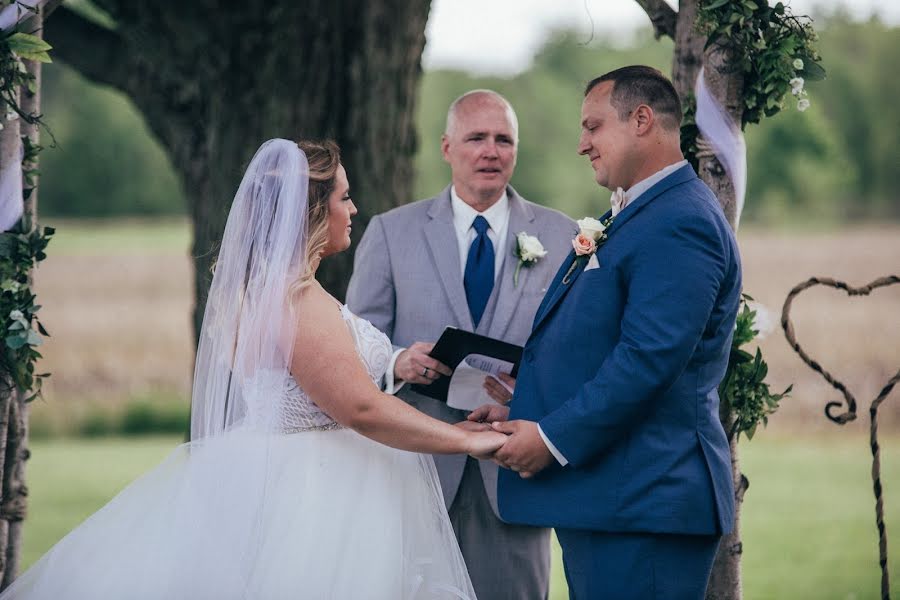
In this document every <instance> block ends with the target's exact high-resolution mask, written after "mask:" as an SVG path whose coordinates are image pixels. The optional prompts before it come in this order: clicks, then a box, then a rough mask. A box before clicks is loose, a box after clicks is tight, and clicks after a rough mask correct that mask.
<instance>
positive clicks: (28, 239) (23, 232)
mask: <svg viewBox="0 0 900 600" xmlns="http://www.w3.org/2000/svg"><path fill="white" fill-rule="evenodd" d="M13 4H17V5H18V7H19V9H20V10H22V11H23V12H26V11H27V12H31V13H34V9H32V8H30V7H28V6H25V5H23V4H21V3H19V2H16V1H11V0H0V8H5V7H7V6H11V5H13ZM20 22H21V21H20ZM48 50H50V45H49V44H47V43H46V42H44V41H43V40H42V39H40V38H38V37H36V36H33V35H30V34H28V33H23V32H20V31H18V30H17V28H13V30H11V31H9V32H7V33H4V34H2V35H0V129H2V128H3V127H5V125H6V123H8V122H9V121H11V120H13V119H21V120H22V121H23V122H25V123H28V124H30V125H44V123H43V121H42V120H41V115H37V114H30V113H27V112H25V111H24V110H22V108H21V106H20V104H19V101H18V98H19V91H20V90H21V89H23V88H24V89H27V90H29V91H31V92H34V91H35V85H36V82H35V78H34V75H32V74H31V73H29V72H28V70H27V69H26V67H25V63H24V62H23V60H36V61H40V62H50V56H49V54H48V53H47V52H48ZM22 145H23V150H24V153H23V160H22V167H23V170H22V175H23V179H24V189H23V196H24V198H25V199H26V200H27V199H28V198H29V197H30V196H31V194H32V192H33V191H34V186H35V181H36V179H35V178H36V176H37V169H36V167H35V165H36V164H37V156H38V153H39V152H40V151H41V149H42V147H41V146H39V145H37V144H35V143H33V142H32V141H31V138H29V137H28V136H27V135H25V136H22ZM53 233H54V230H53V228H52V227H45V228H43V230H41V229H40V228H38V227H36V224H35V223H33V222H32V219H31V218H30V217H29V216H28V215H27V214H26V215H25V216H23V217H22V218H21V219H20V220H19V222H18V223H17V224H16V225H15V226H14V227H13V228H12V229H11V230H9V231H6V232H2V233H0V323H2V325H0V327H2V332H3V335H2V337H3V344H2V345H0V374H2V375H4V376H3V377H0V387H2V389H0V391H2V392H3V393H8V392H9V391H11V389H19V390H23V391H27V392H30V396H29V397H28V398H26V402H27V401H30V400H33V399H34V398H35V397H37V396H39V395H40V393H41V384H42V381H43V378H44V377H47V376H48V373H35V363H36V361H37V359H39V358H41V354H40V352H38V350H37V347H38V346H40V345H41V343H42V342H43V338H42V336H48V333H47V331H46V329H44V327H43V325H42V324H41V322H40V321H39V320H38V318H37V312H38V310H40V308H41V307H40V305H38V304H36V303H35V294H34V293H33V292H32V290H31V281H30V274H31V271H32V270H33V269H34V267H35V266H36V265H37V263H39V262H40V261H42V260H44V258H46V254H45V253H44V249H45V248H46V247H47V244H48V242H49V240H50V237H51V236H52V235H53Z"/></svg>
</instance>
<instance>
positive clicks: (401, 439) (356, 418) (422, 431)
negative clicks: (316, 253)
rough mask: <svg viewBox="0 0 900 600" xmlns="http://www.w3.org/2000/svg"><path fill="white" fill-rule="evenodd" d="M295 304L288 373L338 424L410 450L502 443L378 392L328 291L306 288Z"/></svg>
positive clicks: (476, 449) (463, 449)
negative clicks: (293, 337)
mask: <svg viewBox="0 0 900 600" xmlns="http://www.w3.org/2000/svg"><path fill="white" fill-rule="evenodd" d="M298 308H299V310H298V313H299V321H298V329H297V334H296V336H295V342H294V352H293V359H292V365H291V374H292V375H293V376H294V378H295V379H296V380H297V382H298V383H299V384H300V387H301V388H303V390H304V391H305V392H306V393H307V394H308V395H309V397H310V398H311V399H312V400H313V401H314V402H315V403H316V404H317V405H318V406H319V407H320V408H321V409H322V410H324V411H325V412H326V413H327V414H328V415H329V416H331V418H332V419H334V420H335V421H337V422H338V423H340V424H341V425H344V426H346V427H350V428H351V429H354V430H355V431H357V432H359V433H360V434H362V435H364V436H366V437H368V438H371V439H373V440H375V441H377V442H381V443H383V444H387V445H388V446H393V447H394V448H399V449H402V450H411V451H415V452H428V453H436V454H455V453H469V454H475V455H480V456H486V455H489V454H491V453H492V452H493V451H494V450H495V449H497V448H499V447H500V446H501V445H502V444H503V441H504V440H505V437H503V436H502V434H495V433H494V432H482V433H476V432H471V431H465V430H463V429H462V428H460V427H454V426H453V425H449V424H447V423H444V422H443V421H439V420H437V419H434V418H432V417H429V416H428V415H426V414H424V413H421V412H419V411H417V410H415V409H414V408H412V407H411V406H409V405H408V404H406V403H405V402H403V401H402V400H400V399H399V398H395V397H394V396H390V395H388V394H384V393H382V392H381V391H380V390H379V389H378V387H377V386H376V385H375V384H374V383H372V380H371V378H370V377H369V374H368V373H367V372H366V369H365V366H364V365H363V364H362V362H361V361H360V358H359V355H358V354H357V351H356V345H355V343H354V341H353V337H352V336H351V334H350V330H349V329H348V327H347V324H346V323H345V322H344V319H343V317H342V316H341V314H340V308H339V307H338V306H337V305H336V304H335V302H334V300H333V299H331V298H330V297H329V296H327V295H325V294H324V293H320V292H318V290H307V292H306V293H304V294H303V298H302V299H301V300H299V301H298ZM497 436H500V437H497Z"/></svg>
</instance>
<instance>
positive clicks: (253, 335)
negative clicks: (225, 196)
mask: <svg viewBox="0 0 900 600" xmlns="http://www.w3.org/2000/svg"><path fill="white" fill-rule="evenodd" d="M308 186H309V165H308V163H307V159H306V155H305V154H304V153H303V151H302V150H301V149H300V148H299V147H298V146H297V144H296V143H295V142H292V141H289V140H284V139H273V140H269V141H267V142H265V143H264V144H263V145H262V146H260V148H259V150H257V152H256V154H255V155H254V157H253V160H252V161H251V162H250V165H249V166H248V167H247V171H246V173H245V174H244V178H243V180H242V181H241V184H240V186H239V187H238V190H237V193H236V194H235V197H234V202H233V204H232V205H231V212H230V213H229V215H228V221H227V223H226V225H225V233H224V236H223V238H222V244H221V249H220V251H219V255H218V259H217V261H216V263H215V269H214V274H213V280H212V285H211V286H210V290H209V296H208V298H207V301H206V310H205V312H204V315H203V326H202V328H201V332H200V341H199V345H198V348H197V360H196V364H195V368H194V387H193V394H192V398H191V440H192V441H199V440H203V439H205V438H211V437H215V436H219V435H222V434H224V433H226V432H229V431H231V430H233V429H235V428H239V427H249V428H254V429H256V428H259V429H262V430H271V429H272V428H273V427H277V423H276V421H277V420H278V418H279V414H278V413H279V406H278V403H277V402H272V400H273V399H274V398H277V397H278V391H279V390H278V389H271V388H270V386H267V385H266V384H265V382H271V384H272V385H275V386H280V385H283V384H284V381H285V380H286V378H287V377H288V376H289V373H290V364H291V353H292V350H293V342H294V330H295V325H294V322H293V319H292V310H291V302H290V297H291V290H292V287H293V286H294V285H295V284H296V283H297V282H298V281H299V279H300V277H301V276H302V275H303V274H304V273H305V272H306V269H307V264H306V263H307V257H306V252H307V249H306V245H307V238H308V232H307V213H308V192H309V190H308ZM267 388H268V389H267ZM267 391H269V392H271V395H269V394H267V393H266V392H267ZM260 395H268V400H269V401H268V402H266V401H265V398H263V397H261V396H260ZM254 400H256V401H254Z"/></svg>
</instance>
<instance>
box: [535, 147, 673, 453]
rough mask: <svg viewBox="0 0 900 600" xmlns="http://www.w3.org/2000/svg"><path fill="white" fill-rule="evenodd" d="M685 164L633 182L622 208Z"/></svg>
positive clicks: (549, 448) (539, 428)
mask: <svg viewBox="0 0 900 600" xmlns="http://www.w3.org/2000/svg"><path fill="white" fill-rule="evenodd" d="M686 164H688V161H686V160H680V161H678V162H677V163H674V164H671V165H669V166H668V167H664V168H662V169H660V170H659V171H657V172H656V173H654V174H653V175H651V176H650V177H647V178H646V179H642V180H641V181H639V182H637V183H636V184H634V185H633V186H631V187H630V188H628V189H627V190H625V202H624V204H623V205H622V208H623V209H624V208H625V207H626V206H628V205H629V204H631V203H632V202H633V201H634V200H636V199H637V198H638V197H640V195H641V194H643V193H644V192H646V191H647V190H649V189H650V188H651V187H653V186H654V185H656V184H657V183H659V182H660V181H662V180H663V179H665V178H666V177H668V176H669V175H671V174H672V173H674V172H675V171H677V170H678V169H680V168H681V167H683V166H684V165H686ZM538 433H540V434H541V439H542V440H544V443H545V444H547V449H548V450H550V454H552V455H553V457H554V458H555V459H556V460H557V461H558V462H559V464H561V465H562V466H566V465H567V464H569V461H568V460H567V459H566V457H565V456H563V455H562V453H561V452H560V451H559V450H558V449H557V448H556V446H554V445H553V443H552V442H551V441H550V440H549V439H548V438H547V436H546V435H545V434H544V430H543V429H541V426H540V425H538Z"/></svg>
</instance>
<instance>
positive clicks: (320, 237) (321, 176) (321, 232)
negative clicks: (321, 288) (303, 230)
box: [291, 140, 341, 293]
mask: <svg viewBox="0 0 900 600" xmlns="http://www.w3.org/2000/svg"><path fill="white" fill-rule="evenodd" d="M297 146H299V147H300V149H301V150H303V153H304V154H306V161H307V163H308V164H309V194H308V203H309V209H308V211H307V236H306V251H305V254H306V256H305V257H304V258H305V262H304V268H303V271H302V273H301V275H300V278H299V279H298V280H297V281H296V282H295V283H294V285H292V286H291V291H292V292H294V293H297V292H300V291H301V290H303V289H304V288H305V287H306V286H308V285H309V284H310V283H311V282H312V280H313V275H314V273H315V268H316V265H317V264H318V262H319V260H320V259H321V257H322V251H323V250H324V249H325V246H326V245H327V244H328V214H329V207H328V198H329V197H330V196H331V193H332V192H333V191H334V186H335V179H336V176H337V170H338V167H339V166H340V164H341V150H340V148H339V147H338V145H337V144H336V143H334V142H333V141H331V140H324V141H321V142H314V141H307V140H301V141H299V142H297Z"/></svg>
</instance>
